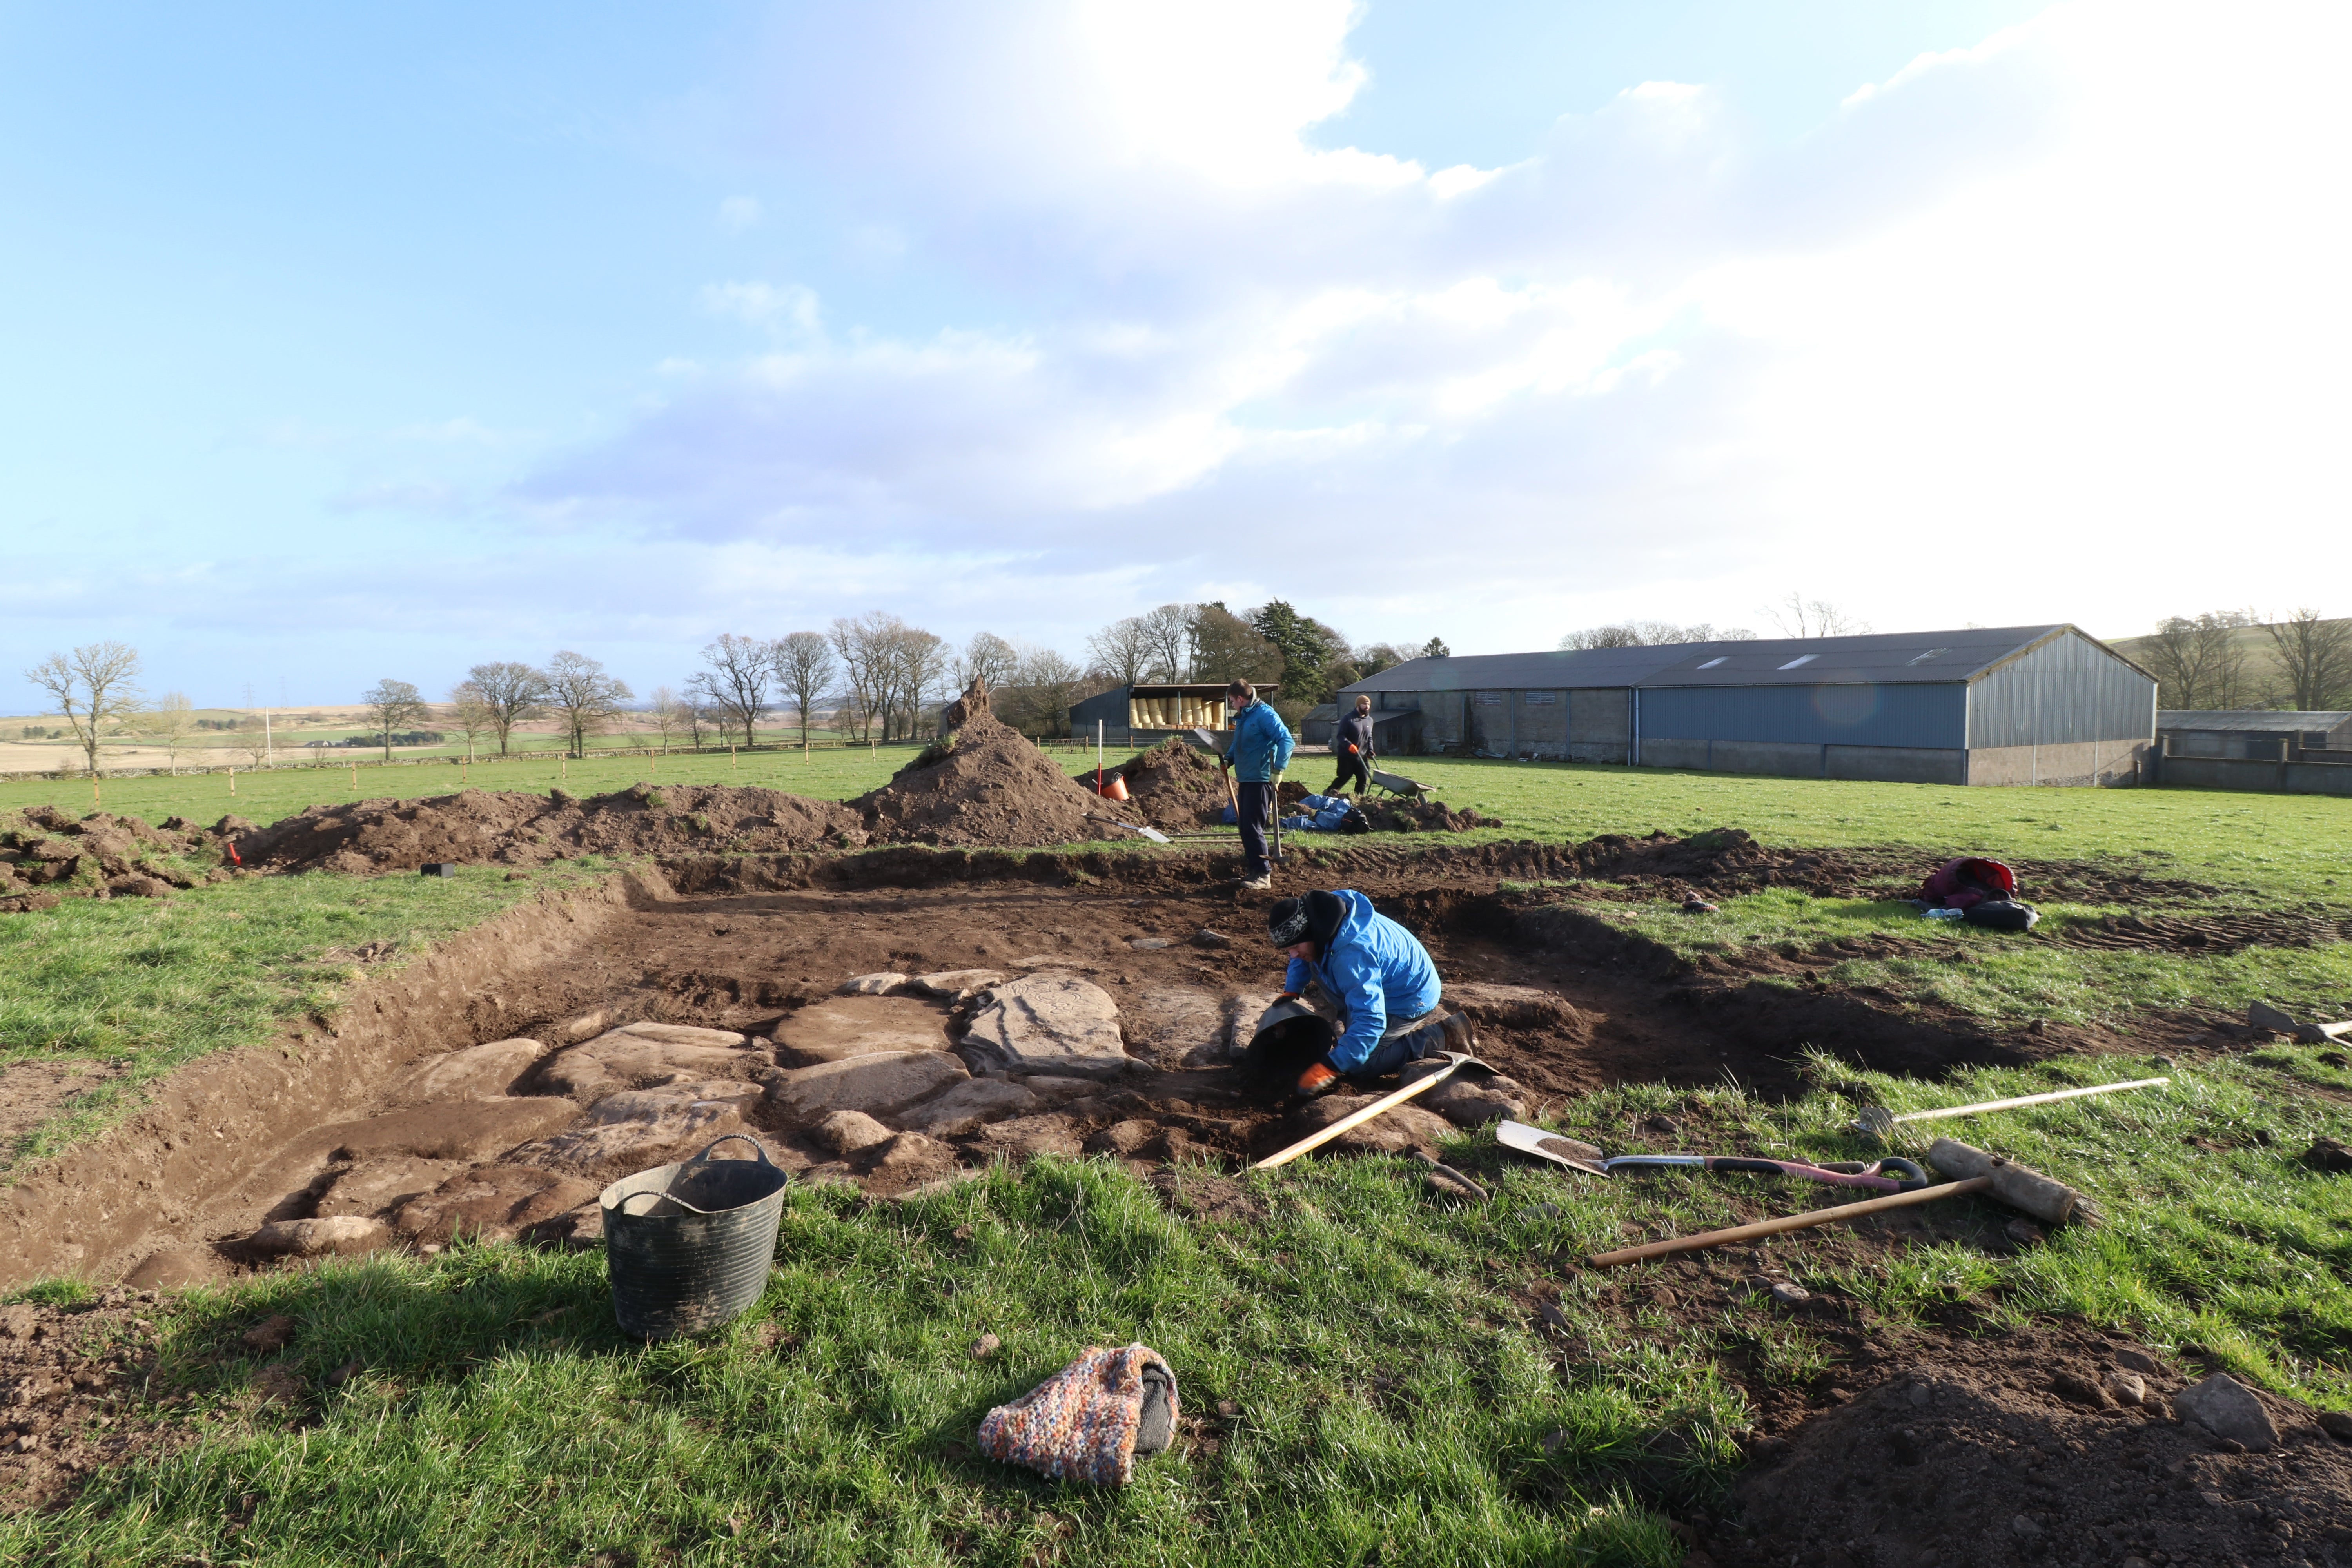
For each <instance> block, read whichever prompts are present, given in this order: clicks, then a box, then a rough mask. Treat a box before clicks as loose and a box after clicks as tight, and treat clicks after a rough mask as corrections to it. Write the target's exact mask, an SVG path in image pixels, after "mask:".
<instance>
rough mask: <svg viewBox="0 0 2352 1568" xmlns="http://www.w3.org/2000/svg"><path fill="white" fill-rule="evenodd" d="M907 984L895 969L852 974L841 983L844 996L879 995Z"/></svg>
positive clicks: (903, 976) (904, 977)
mask: <svg viewBox="0 0 2352 1568" xmlns="http://www.w3.org/2000/svg"><path fill="white" fill-rule="evenodd" d="M904 984H907V977H906V976H905V975H903V974H901V973H898V971H896V970H882V971H880V972H878V973H873V974H853V975H851V976H850V977H849V978H848V979H846V980H845V981H843V982H842V983H841V994H843V995H844V996H880V995H882V994H885V993H887V992H891V991H896V990H897V989H898V987H899V986H901V985H904Z"/></svg>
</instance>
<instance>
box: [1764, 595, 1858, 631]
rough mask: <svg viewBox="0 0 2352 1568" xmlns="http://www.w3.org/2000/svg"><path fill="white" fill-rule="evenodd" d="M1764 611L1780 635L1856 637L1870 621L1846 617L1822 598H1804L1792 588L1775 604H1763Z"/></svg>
mask: <svg viewBox="0 0 2352 1568" xmlns="http://www.w3.org/2000/svg"><path fill="white" fill-rule="evenodd" d="M1764 614H1765V616H1767V617H1768V618H1769V619H1770V621H1771V623H1772V624H1773V625H1774V626H1778V627H1779V628H1780V635H1781V636H1782V637H1859V636H1861V635H1862V634H1864V633H1865V632H1867V631H1869V630H1870V623H1869V622H1868V621H1865V620H1864V619H1863V618H1862V617H1861V616H1850V615H1848V614H1846V613H1845V612H1844V611H1843V610H1841V609H1839V608H1838V607H1837V606H1836V605H1832V604H1831V603H1830V602H1829V601H1828V600H1826V599H1808V598H1806V597H1805V595H1804V593H1803V591H1802V590H1801V589H1795V588H1792V589H1790V591H1789V596H1788V597H1787V598H1785V599H1783V600H1781V601H1780V603H1779V604H1777V605H1766V606H1765V608H1764Z"/></svg>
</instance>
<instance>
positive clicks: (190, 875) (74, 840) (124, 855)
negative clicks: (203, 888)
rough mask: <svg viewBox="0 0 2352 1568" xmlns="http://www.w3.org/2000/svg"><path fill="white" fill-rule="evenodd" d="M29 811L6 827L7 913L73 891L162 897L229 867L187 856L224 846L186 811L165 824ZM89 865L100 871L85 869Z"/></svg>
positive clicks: (41, 906) (1, 868) (1, 872)
mask: <svg viewBox="0 0 2352 1568" xmlns="http://www.w3.org/2000/svg"><path fill="white" fill-rule="evenodd" d="M22 815H23V816H24V821H25V826H21V827H11V828H6V829H0V914H21V913H24V912H26V911H27V910H46V909H53V908H55V907H56V906H57V905H58V903H59V902H60V901H62V900H66V899H104V898H162V897H163V896H164V895H166V894H168V893H170V892H171V891H172V890H173V889H175V888H193V887H195V886H196V885H197V884H198V883H199V882H201V881H204V880H207V879H215V878H217V877H219V876H225V875H226V872H218V871H207V870H206V869H205V868H201V867H199V868H190V867H189V866H187V865H186V864H184V863H183V862H184V860H185V859H187V858H195V859H196V860H198V861H200V862H205V861H210V860H212V859H213V858H215V856H216V855H217V853H218V851H217V848H216V837H215V836H214V835H208V834H207V833H205V831H204V830H202V829H200V828H197V827H196V826H194V825H193V824H191V823H188V822H186V821H184V819H182V818H180V817H176V816H175V817H173V818H171V819H170V820H169V821H167V822H166V823H165V824H164V825H163V828H160V829H159V828H154V827H151V826H148V825H147V824H146V823H145V822H143V821H142V820H141V819H140V818H138V817H135V816H116V815H115V814H113V813H112V812H108V811H93V812H91V813H90V814H89V816H84V817H81V818H79V819H78V820H77V819H76V818H74V817H72V816H68V815H67V814H66V813H64V812H62V811H59V810H58V808H57V807H55V806H52V805H35V806H30V807H27V808H26V810H25V812H24V813H23V814H22ZM225 820H226V819H225ZM85 870H89V871H94V872H95V873H96V875H95V878H94V879H92V878H83V877H81V876H80V873H82V872H84V871H85Z"/></svg>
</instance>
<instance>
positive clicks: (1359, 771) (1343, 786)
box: [1323, 752, 1372, 795]
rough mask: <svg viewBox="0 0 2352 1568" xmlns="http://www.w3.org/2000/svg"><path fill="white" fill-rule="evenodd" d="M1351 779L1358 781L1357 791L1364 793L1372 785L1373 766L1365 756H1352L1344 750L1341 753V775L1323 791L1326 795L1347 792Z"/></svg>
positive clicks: (1360, 793) (1359, 793)
mask: <svg viewBox="0 0 2352 1568" xmlns="http://www.w3.org/2000/svg"><path fill="white" fill-rule="evenodd" d="M1349 779H1353V780H1355V781H1356V793H1357V794H1358V795H1362V794H1363V793H1364V792H1365V791H1366V790H1368V789H1370V788H1371V787H1372V767H1371V764H1370V763H1367V762H1366V761H1364V759H1363V758H1361V757H1352V756H1349V754H1348V753H1347V752H1340V753H1339V777H1338V778H1336V779H1333V780H1332V781H1331V787H1330V788H1329V789H1327V790H1325V791H1324V792H1323V793H1324V794H1325V795H1342V794H1345V793H1346V792H1347V788H1348V781H1349Z"/></svg>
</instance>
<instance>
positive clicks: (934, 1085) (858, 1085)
mask: <svg viewBox="0 0 2352 1568" xmlns="http://www.w3.org/2000/svg"><path fill="white" fill-rule="evenodd" d="M969 1078H971V1073H969V1072H967V1071H966V1070H965V1069H964V1065H963V1063H962V1062H961V1061H959V1060H957V1059H956V1058H955V1057H954V1055H953V1054H952V1053H950V1052H947V1051H897V1052H890V1053H886V1054H883V1055H879V1056H870V1057H850V1058H846V1059H845V1060H842V1061H837V1062H820V1063H819V1064H818V1065H816V1066H815V1067H807V1068H793V1070H792V1071H790V1072H787V1073H784V1074H782V1075H781V1076H779V1077H778V1078H777V1079H776V1080H775V1081H774V1082H772V1083H771V1084H770V1085H769V1086H768V1099H769V1100H770V1102H771V1103H772V1104H773V1105H774V1106H775V1107H776V1109H777V1110H780V1111H782V1113H783V1114H784V1115H785V1116H787V1117H789V1118H791V1119H792V1120H793V1121H800V1122H807V1121H820V1120H822V1119H823V1118H824V1117H826V1116H829V1115H831V1114H832V1113H833V1112H834V1111H836V1110H862V1111H864V1112H866V1114H867V1115H868V1116H880V1117H886V1118H887V1117H888V1116H889V1115H890V1114H891V1113H892V1112H893V1111H897V1110H904V1109H905V1108H906V1107H908V1106H909V1105H912V1104H914V1103H915V1102H916V1101H917V1100H923V1099H926V1098H928V1097H929V1096H931V1095H934V1094H937V1093H938V1092H939V1091H940V1090H941V1089H945V1088H947V1087H948V1086H949V1085H950V1084H954V1083H961V1082H963V1081H964V1080H965V1079H969Z"/></svg>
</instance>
